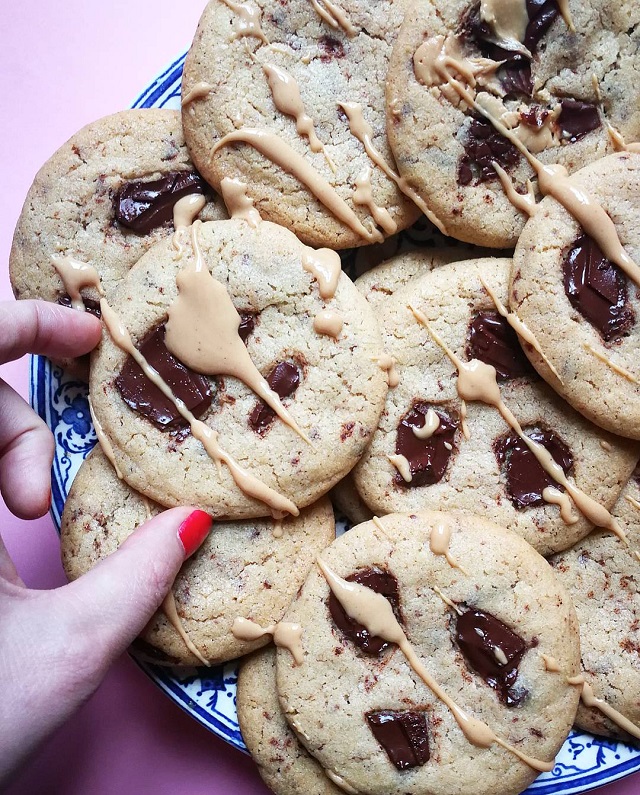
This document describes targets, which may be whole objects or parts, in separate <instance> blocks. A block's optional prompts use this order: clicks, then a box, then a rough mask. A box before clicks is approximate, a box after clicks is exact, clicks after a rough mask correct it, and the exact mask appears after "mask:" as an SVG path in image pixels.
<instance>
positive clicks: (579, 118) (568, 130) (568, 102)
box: [558, 99, 602, 143]
mask: <svg viewBox="0 0 640 795" xmlns="http://www.w3.org/2000/svg"><path fill="white" fill-rule="evenodd" d="M560 107H561V108H562V110H561V111H560V115H559V116H558V127H560V129H561V130H562V133H563V135H564V137H565V138H567V139H568V140H569V141H571V143H573V142H574V141H577V140H578V138H582V137H583V136H584V135H586V134H587V133H589V132H591V131H592V130H597V129H598V127H600V126H601V124H602V122H601V121H600V114H599V113H598V107H597V105H592V104H591V102H579V101H578V100H577V99H561V100H560Z"/></svg>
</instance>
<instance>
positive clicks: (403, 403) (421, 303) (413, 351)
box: [354, 259, 638, 555]
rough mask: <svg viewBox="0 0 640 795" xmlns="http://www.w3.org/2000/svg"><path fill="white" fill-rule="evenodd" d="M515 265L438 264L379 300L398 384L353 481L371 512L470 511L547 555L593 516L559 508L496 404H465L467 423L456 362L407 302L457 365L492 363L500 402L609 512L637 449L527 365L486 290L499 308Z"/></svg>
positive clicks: (583, 530) (580, 533)
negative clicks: (565, 398)
mask: <svg viewBox="0 0 640 795" xmlns="http://www.w3.org/2000/svg"><path fill="white" fill-rule="evenodd" d="M509 269H510V261H509V260H506V259H480V260H468V261H466V262H454V263H450V264H448V265H442V266H441V267H439V268H437V269H436V270H433V271H431V273H428V274H426V275H425V276H422V277H420V278H419V279H416V280H414V281H413V282H411V283H410V284H409V285H408V286H407V287H406V288H404V289H403V290H400V291H398V292H397V293H396V294H395V295H394V296H393V297H392V298H389V299H388V300H387V301H386V302H384V303H383V304H382V305H381V308H380V309H379V317H380V325H381V327H382V328H383V329H384V334H383V343H384V346H385V350H386V352H387V353H388V354H389V355H390V356H392V357H393V358H394V359H395V360H396V372H397V376H396V377H397V379H399V383H398V385H397V386H396V387H395V388H393V389H391V390H389V394H388V396H387V402H386V406H385V410H384V412H383V415H382V417H381V420H380V425H379V427H378V430H377V431H376V433H375V434H374V437H373V439H372V441H371V444H370V445H369V447H368V448H367V451H366V452H365V454H364V456H363V458H362V459H361V461H360V462H359V463H358V465H357V466H356V468H355V469H354V480H355V484H356V488H357V489H358V492H359V494H360V496H361V497H362V499H363V500H364V502H365V503H366V504H367V505H368V506H369V508H370V509H371V510H372V511H373V512H374V513H375V514H378V515H380V514H384V513H393V512H395V511H415V510H420V509H422V508H431V509H436V510H450V509H461V510H468V511H471V512H473V513H479V514H482V515H484V516H487V518H489V519H491V520H493V521H495V522H496V523H498V524H500V525H502V526H504V527H509V528H510V529H512V530H514V531H515V532H516V533H518V534H520V535H521V536H522V537H523V538H525V539H526V540H527V541H528V542H529V543H530V544H531V545H532V546H534V547H535V548H536V549H537V550H538V551H539V552H540V553H541V554H545V555H547V554H550V553H551V552H555V551H559V550H560V549H566V548H567V547H568V546H570V545H571V544H573V543H574V542H575V541H576V540H578V539H579V538H582V537H584V536H585V535H586V534H587V533H588V532H589V531H590V529H591V527H592V526H593V522H590V521H589V520H588V519H587V517H586V516H584V515H583V514H582V513H581V512H580V511H579V510H577V508H576V506H575V505H574V504H573V503H571V501H570V500H569V501H568V505H567V506H566V507H565V508H564V509H562V508H561V505H559V504H556V503H561V502H562V501H566V500H568V495H566V494H565V493H564V490H563V487H562V486H559V484H558V483H555V482H554V480H553V479H552V478H551V476H550V475H548V474H547V473H546V472H545V471H544V470H543V469H542V467H541V466H540V464H539V463H538V462H537V460H536V459H535V458H534V455H533V454H532V452H531V451H530V450H529V449H528V448H527V447H526V445H525V443H524V442H523V441H522V439H521V438H520V437H519V436H518V435H517V433H516V432H515V430H514V428H513V427H512V426H510V425H509V424H508V423H507V421H506V420H505V419H504V418H503V416H502V415H501V413H500V411H499V410H498V408H496V407H495V406H493V405H488V404H486V403H482V402H480V401H477V400H476V401H474V402H470V403H467V405H466V412H467V414H466V420H465V421H464V422H463V419H464V418H463V407H462V402H461V400H460V397H459V394H458V390H457V387H458V379H457V377H456V376H457V368H456V366H455V365H454V364H453V363H452V361H451V360H450V358H449V356H448V355H447V353H446V352H445V350H444V348H443V347H442V345H441V344H439V343H437V342H436V341H435V339H434V338H433V337H432V336H431V333H430V331H429V330H428V329H427V328H425V326H424V325H423V323H422V322H419V320H418V319H417V317H416V316H415V315H414V313H413V311H412V309H411V308H409V307H413V309H414V310H417V311H418V312H419V313H421V315H422V317H423V318H424V320H425V321H426V322H427V323H428V326H429V329H431V332H433V333H434V334H436V335H438V337H439V338H440V340H441V342H442V343H443V344H444V345H446V346H447V347H448V349H449V350H450V351H451V352H452V353H453V354H454V355H456V356H457V357H459V358H460V359H461V360H462V361H464V362H467V361H470V360H472V359H478V360H480V361H481V362H484V363H485V364H490V365H492V366H494V367H495V368H496V371H497V377H498V380H499V389H500V394H501V397H502V400H503V402H504V404H505V405H506V406H507V408H508V409H509V410H510V411H511V412H513V414H514V415H515V418H516V419H517V421H518V422H519V423H520V425H521V426H522V428H523V429H524V432H525V434H526V435H527V436H528V437H529V438H530V439H533V440H534V441H537V442H539V443H540V444H542V446H543V447H545V448H546V449H547V450H548V451H549V452H550V453H551V455H552V456H553V459H554V460H555V461H556V462H557V463H558V464H560V465H561V466H562V468H563V469H564V472H565V473H566V475H567V476H568V478H569V480H570V482H571V483H573V484H575V485H576V486H577V487H578V488H580V489H582V490H583V491H584V492H586V493H587V494H589V495H590V496H591V497H592V498H593V499H595V500H597V501H598V502H599V503H601V504H602V505H604V506H606V507H607V508H611V507H612V506H613V504H614V503H615V501H616V499H617V497H618V494H619V493H620V491H621V489H622V487H623V486H624V484H625V483H626V481H627V480H628V478H629V476H630V474H631V472H632V471H633V467H634V466H635V461H636V457H637V454H638V448H637V446H636V444H635V443H633V442H629V441H627V440H624V439H621V438H619V437H616V436H613V435H611V434H609V433H607V432H605V431H603V430H601V429H600V428H598V427H597V426H595V425H593V424H592V423H590V422H588V421H587V420H585V419H584V418H583V417H582V416H581V415H579V414H578V413H577V412H575V411H573V410H572V409H571V407H570V406H568V405H567V404H566V403H565V402H564V401H563V400H562V399H561V398H559V397H558V396H557V395H556V394H555V392H554V391H553V390H552V389H551V388H550V387H549V386H548V385H547V384H546V383H545V382H544V381H542V380H541V379H540V378H538V377H537V375H536V373H535V371H534V370H533V369H532V368H531V367H530V366H529V363H528V360H527V358H526V357H525V356H524V354H523V352H522V350H521V348H520V345H519V344H518V338H517V336H516V334H515V332H514V331H513V329H512V328H511V327H510V326H509V324H508V322H507V321H506V320H505V319H504V318H503V317H501V316H500V315H499V314H498V312H497V309H496V304H495V303H494V301H493V299H492V298H491V296H490V295H489V293H488V292H487V290H486V289H485V286H484V285H483V281H484V284H485V285H486V286H487V287H488V288H489V289H490V290H491V291H492V292H494V294H495V296H496V298H497V299H498V301H499V302H501V303H502V304H504V303H505V302H506V298H507V284H508V275H509ZM482 280H483V281H482ZM527 348H528V345H527V344H525V349H527ZM425 426H427V427H425ZM465 426H466V428H467V433H468V437H469V438H465V432H464V429H465ZM423 428H424V430H421V429H423ZM420 433H421V434H423V438H420V436H419V435H418V434H420ZM405 467H408V470H409V471H406V470H405V469H404V468H405ZM547 488H555V489H557V491H555V492H551V493H550V492H545V489H547ZM545 493H546V495H547V498H548V499H549V500H551V502H547V501H546V500H545V497H544V494H545ZM569 508H570V510H569Z"/></svg>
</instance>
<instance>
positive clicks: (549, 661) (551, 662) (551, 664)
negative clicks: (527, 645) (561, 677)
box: [540, 654, 571, 684]
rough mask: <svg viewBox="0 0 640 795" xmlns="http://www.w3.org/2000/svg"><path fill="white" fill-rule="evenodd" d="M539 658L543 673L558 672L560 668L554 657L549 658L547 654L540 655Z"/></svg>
mask: <svg viewBox="0 0 640 795" xmlns="http://www.w3.org/2000/svg"><path fill="white" fill-rule="evenodd" d="M540 656H541V657H542V662H543V663H544V669H545V671H549V672H550V673H559V672H560V666H559V665H558V661H557V660H556V658H555V657H550V656H549V655H548V654H541V655H540ZM569 684H571V683H569Z"/></svg>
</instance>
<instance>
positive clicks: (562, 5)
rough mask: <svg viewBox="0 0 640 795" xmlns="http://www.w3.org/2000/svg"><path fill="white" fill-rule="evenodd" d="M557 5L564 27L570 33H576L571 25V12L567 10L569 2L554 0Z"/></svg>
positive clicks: (566, 0) (567, 0)
mask: <svg viewBox="0 0 640 795" xmlns="http://www.w3.org/2000/svg"><path fill="white" fill-rule="evenodd" d="M556 2H557V3H558V8H559V10H560V14H561V15H562V19H564V23H565V25H566V26H567V27H568V28H569V30H570V31H571V32H572V33H575V32H576V27H575V25H574V24H573V19H572V17H571V10H570V8H569V0H556Z"/></svg>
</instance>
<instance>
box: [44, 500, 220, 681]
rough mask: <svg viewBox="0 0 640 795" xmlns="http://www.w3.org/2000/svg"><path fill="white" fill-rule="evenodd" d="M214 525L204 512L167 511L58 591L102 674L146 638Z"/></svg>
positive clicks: (70, 617)
mask: <svg viewBox="0 0 640 795" xmlns="http://www.w3.org/2000/svg"><path fill="white" fill-rule="evenodd" d="M211 525H212V519H211V517H210V516H209V515H208V514H206V513H204V511H196V510H194V509H193V508H173V509H172V510H168V511H164V512H163V513H161V514H158V516H156V517H154V518H153V519H151V520H149V521H148V522H145V524H143V525H142V526H141V527H139V528H138V529H137V530H136V531H135V532H134V533H133V534H132V535H131V536H129V538H128V539H127V540H126V541H125V542H124V544H122V546H121V547H120V548H119V549H118V550H117V551H116V552H114V553H113V554H112V555H110V556H109V557H108V558H106V559H105V560H103V561H101V562H100V563H99V564H98V565H97V566H96V567H95V568H94V569H92V570H91V571H89V572H88V573H87V574H85V575H83V576H82V577H80V579H78V580H76V581H75V582H73V583H70V584H69V585H66V586H64V587H63V588H61V589H58V591H56V596H57V597H58V598H60V599H63V600H64V601H65V604H66V605H67V606H68V608H69V610H68V616H69V618H68V621H69V622H70V626H71V628H72V632H73V634H74V635H75V636H77V637H80V638H82V639H83V642H84V643H88V644H89V649H90V650H91V658H92V659H93V663H94V667H95V669H96V670H97V671H103V670H104V669H105V668H106V667H107V666H108V665H109V664H110V663H111V662H112V661H113V660H114V659H115V658H116V657H118V656H119V655H120V654H121V653H122V652H123V651H124V650H125V649H126V648H127V647H128V646H129V645H130V644H131V642H132V641H133V640H134V639H135V638H136V637H137V636H138V635H139V634H140V632H141V631H142V629H143V628H144V627H145V625H146V624H147V623H148V622H149V620H150V618H151V617H152V616H153V614H154V613H155V612H156V610H157V609H158V607H159V606H160V605H161V604H162V601H163V599H164V597H165V596H166V594H167V593H168V591H169V589H170V588H171V586H172V584H173V581H174V580H175V578H176V575H177V574H178V571H179V569H180V567H181V566H182V564H183V563H184V561H185V559H186V558H187V557H189V556H190V555H191V554H193V552H195V551H196V549H198V547H199V546H200V545H201V544H202V542H203V541H204V539H205V538H206V537H207V535H208V534H209V531H210V530H211ZM88 673H91V672H90V671H89V672H88Z"/></svg>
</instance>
